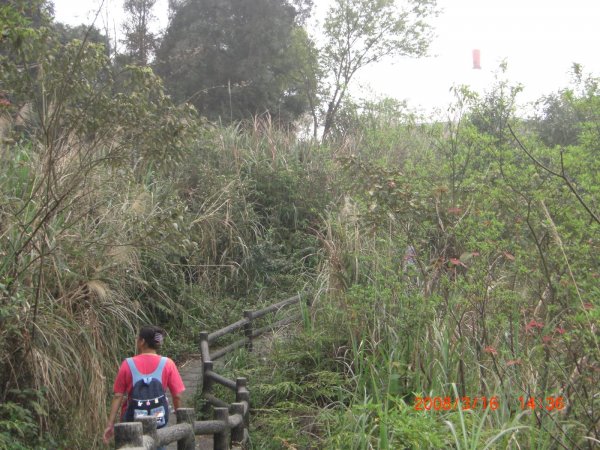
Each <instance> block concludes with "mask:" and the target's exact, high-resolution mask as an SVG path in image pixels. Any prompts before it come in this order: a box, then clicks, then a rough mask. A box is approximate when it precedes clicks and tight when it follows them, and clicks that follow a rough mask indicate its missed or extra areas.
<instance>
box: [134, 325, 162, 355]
mask: <svg viewBox="0 0 600 450" xmlns="http://www.w3.org/2000/svg"><path fill="white" fill-rule="evenodd" d="M165 334H166V332H165V330H163V329H162V328H161V327H157V326H154V325H146V326H143V327H142V328H141V329H140V334H139V335H138V337H139V338H140V339H143V340H144V342H145V343H146V345H147V346H148V347H150V348H153V349H154V350H157V349H159V348H160V346H161V345H162V343H163V339H164V338H165Z"/></svg>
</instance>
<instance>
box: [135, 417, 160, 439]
mask: <svg viewBox="0 0 600 450" xmlns="http://www.w3.org/2000/svg"><path fill="white" fill-rule="evenodd" d="M135 421H136V422H140V423H141V424H142V434H143V435H146V436H150V437H151V438H152V440H153V441H154V445H155V446H156V447H158V434H156V417H154V416H145V417H138V418H137V419H135ZM142 439H143V438H142Z"/></svg>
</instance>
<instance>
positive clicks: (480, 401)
mask: <svg viewBox="0 0 600 450" xmlns="http://www.w3.org/2000/svg"><path fill="white" fill-rule="evenodd" d="M516 406H517V407H520V408H521V410H525V409H532V410H533V409H545V410H546V411H560V410H562V409H564V408H565V401H564V399H563V397H545V398H537V397H523V396H521V397H519V398H518V403H517V405H516ZM499 407H500V400H499V399H498V397H497V396H494V397H489V398H488V397H485V396H482V397H470V396H466V397H455V398H453V397H441V396H440V397H420V396H417V397H415V404H414V409H415V411H457V410H458V409H459V408H460V409H461V410H463V411H468V410H475V409H479V410H485V409H490V410H491V411H495V410H496V409H498V408H499Z"/></svg>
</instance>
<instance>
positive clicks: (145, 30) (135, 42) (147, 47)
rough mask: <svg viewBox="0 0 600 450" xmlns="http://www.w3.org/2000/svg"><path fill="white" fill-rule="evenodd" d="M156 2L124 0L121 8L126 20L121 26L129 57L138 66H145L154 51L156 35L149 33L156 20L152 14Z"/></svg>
mask: <svg viewBox="0 0 600 450" xmlns="http://www.w3.org/2000/svg"><path fill="white" fill-rule="evenodd" d="M154 3H156V0H125V3H124V4H123V8H124V9H125V12H126V13H127V16H128V19H127V22H126V23H125V25H124V26H123V31H124V32H125V39H124V40H123V43H124V44H125V46H126V48H127V52H128V55H129V57H131V58H132V59H133V61H134V62H135V64H137V65H139V66H147V65H148V62H149V60H150V58H152V56H153V55H154V52H155V51H156V42H157V40H156V35H155V34H154V33H152V32H151V31H150V24H151V23H152V22H153V21H154V20H155V19H156V17H155V16H154V14H153V13H152V8H153V7H154Z"/></svg>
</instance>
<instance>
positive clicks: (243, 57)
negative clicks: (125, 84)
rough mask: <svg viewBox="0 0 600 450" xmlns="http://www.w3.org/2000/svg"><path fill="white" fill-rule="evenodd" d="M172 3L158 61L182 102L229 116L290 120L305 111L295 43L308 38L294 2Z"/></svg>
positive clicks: (210, 115)
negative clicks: (171, 13)
mask: <svg viewBox="0 0 600 450" xmlns="http://www.w3.org/2000/svg"><path fill="white" fill-rule="evenodd" d="M172 5H174V7H175V8H176V9H175V12H174V15H173V17H172V20H171V22H170V24H169V27H168V28H167V31H166V35H165V37H164V39H163V41H162V43H161V45H160V48H159V49H158V51H157V60H156V63H155V67H156V71H157V73H158V74H159V75H161V76H162V77H163V79H164V81H165V85H166V86H167V88H168V89H169V91H170V93H171V94H172V96H173V97H174V98H175V100H177V101H179V102H185V101H189V102H191V103H192V104H194V106H195V107H196V108H197V109H198V111H200V112H201V114H203V115H204V116H206V117H208V118H209V119H211V120H222V121H225V122H231V121H236V120H242V119H247V118H250V117H252V116H254V115H257V114H263V113H269V114H270V115H271V116H274V117H277V118H278V119H279V120H280V121H281V122H283V123H289V122H290V121H292V120H294V119H295V118H296V117H298V116H299V115H300V114H302V113H303V112H304V111H305V110H306V103H307V100H306V96H305V95H304V92H303V90H302V89H303V86H302V84H301V83H300V78H299V77H297V76H295V75H294V74H295V73H296V71H297V67H298V65H299V62H298V61H297V60H295V59H294V58H293V54H297V53H298V52H297V51H295V50H293V49H294V48H295V47H296V46H297V45H299V43H302V44H303V45H308V38H307V37H306V36H305V35H304V36H302V35H301V33H299V32H298V30H299V28H300V25H299V24H297V22H296V20H297V11H296V9H295V8H294V6H292V5H291V4H290V3H289V2H288V1H287V0H243V1H242V0H197V1H193V2H185V3H180V4H177V3H173V2H172ZM292 50H293V51H292Z"/></svg>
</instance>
